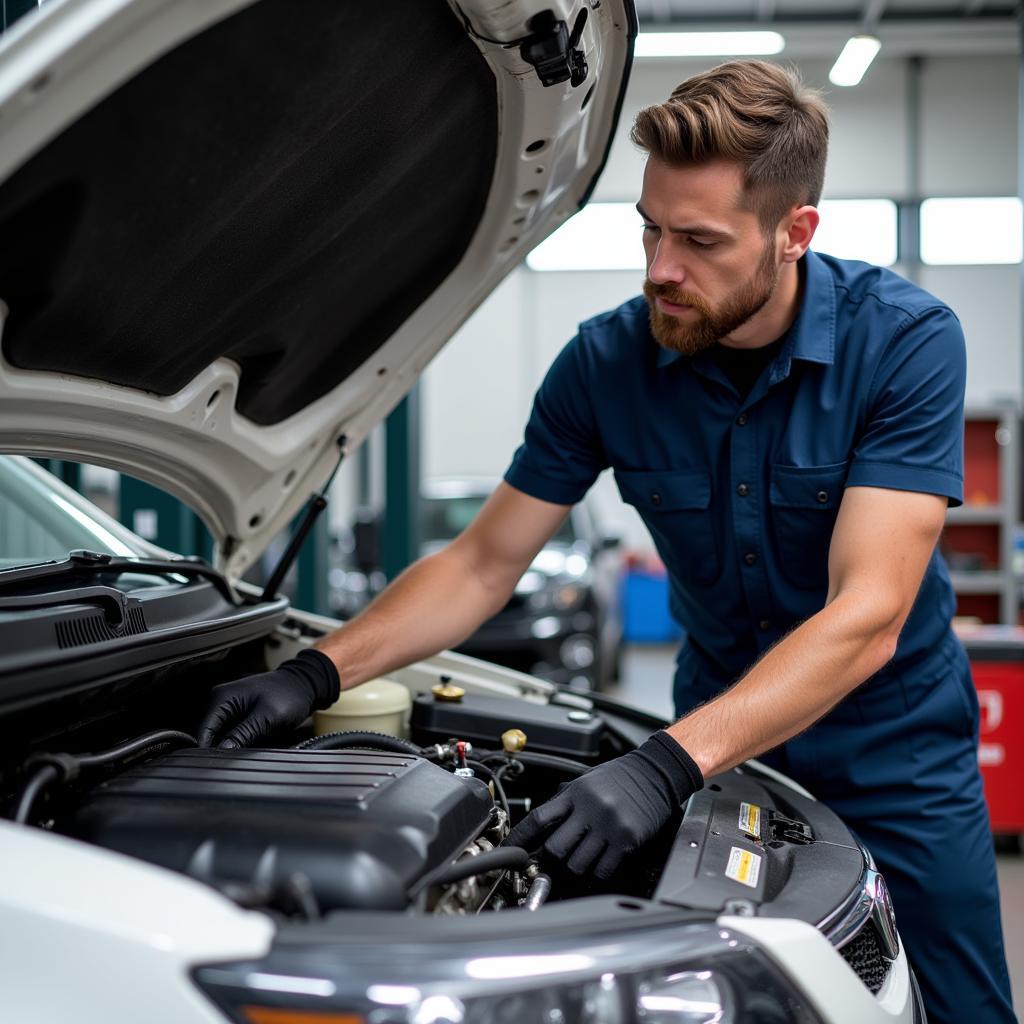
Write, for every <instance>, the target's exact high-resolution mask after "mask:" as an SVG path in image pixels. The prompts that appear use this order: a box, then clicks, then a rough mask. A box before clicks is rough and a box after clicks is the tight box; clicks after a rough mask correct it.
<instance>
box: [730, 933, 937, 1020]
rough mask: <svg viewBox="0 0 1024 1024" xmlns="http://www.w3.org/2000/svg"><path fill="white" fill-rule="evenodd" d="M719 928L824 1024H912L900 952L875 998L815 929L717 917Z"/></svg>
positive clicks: (908, 985) (906, 972)
mask: <svg viewBox="0 0 1024 1024" xmlns="http://www.w3.org/2000/svg"><path fill="white" fill-rule="evenodd" d="M718 923H719V924H721V925H722V927H723V928H729V929H732V930H733V931H737V932H739V933H740V934H741V935H746V936H749V937H750V938H752V939H754V940H755V941H756V942H757V943H758V944H759V945H760V946H761V948H762V949H764V951H765V952H766V953H767V954H768V956H769V957H771V959H772V960H774V961H775V962H776V963H777V964H779V966H780V967H782V968H783V969H784V970H785V971H786V973H787V975H788V976H789V977H790V978H791V979H792V980H793V982H794V983H795V984H796V985H797V986H798V987H799V988H800V989H801V990H802V991H803V993H804V994H805V995H806V996H807V997H808V999H810V1001H811V1002H812V1003H813V1004H814V1007H815V1009H817V1010H818V1012H819V1013H820V1014H821V1015H822V1018H823V1019H824V1020H826V1021H828V1022H829V1024H894V1022H896V1021H899V1022H901V1024H903V1022H906V1024H910V1022H913V1021H915V1020H917V1017H916V1016H915V1011H914V993H913V988H912V985H911V981H910V968H909V965H908V962H907V955H906V953H905V952H904V951H903V950H902V949H901V950H900V952H899V956H898V957H897V959H896V960H895V961H894V962H893V966H892V968H891V970H890V971H889V975H888V977H887V978H886V981H885V983H884V984H883V986H882V989H881V991H880V992H879V993H878V995H877V996H872V995H871V993H870V992H869V991H868V990H867V989H866V988H865V987H864V985H863V984H861V981H860V979H859V978H858V977H857V975H856V974H854V973H853V971H852V970H851V969H850V968H849V967H847V966H846V963H845V961H843V960H841V959H840V958H839V957H837V956H836V953H835V949H834V948H833V947H832V945H831V944H830V943H829V941H828V939H826V938H825V936H824V935H822V934H821V932H820V931H818V929H817V928H815V927H813V926H812V925H810V924H807V923H806V922H804V921H796V920H794V919H792V918H786V919H779V918H776V919H771V918H758V917H736V916H733V915H723V916H722V917H720V918H719V919H718Z"/></svg>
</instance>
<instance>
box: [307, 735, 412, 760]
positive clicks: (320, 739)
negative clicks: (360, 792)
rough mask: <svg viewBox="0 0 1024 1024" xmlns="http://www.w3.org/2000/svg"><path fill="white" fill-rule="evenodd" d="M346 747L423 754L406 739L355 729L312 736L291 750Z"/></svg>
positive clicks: (339, 748) (340, 748)
mask: <svg viewBox="0 0 1024 1024" xmlns="http://www.w3.org/2000/svg"><path fill="white" fill-rule="evenodd" d="M346 747H363V748H366V747H369V748H370V749H371V750H390V751H392V752H393V753H395V754H415V755H416V756H417V757H422V756H423V751H422V750H421V749H420V748H419V747H417V746H416V744H415V743H410V742H409V741H408V740H403V739H399V738H398V737H397V736H387V735H385V734H384V733H382V732H361V731H359V730H357V729H351V730H347V731H345V732H329V733H326V734H325V735H323V736H312V737H310V738H309V739H308V740H303V741H302V742H301V743H297V744H296V745H295V746H294V747H292V750H344V749H345V748H346Z"/></svg>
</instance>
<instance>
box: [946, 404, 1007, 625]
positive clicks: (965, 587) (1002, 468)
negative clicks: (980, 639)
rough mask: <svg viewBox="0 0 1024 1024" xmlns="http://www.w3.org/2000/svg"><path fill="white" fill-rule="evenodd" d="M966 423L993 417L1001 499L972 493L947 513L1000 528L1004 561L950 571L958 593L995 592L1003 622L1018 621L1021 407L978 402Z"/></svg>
mask: <svg viewBox="0 0 1024 1024" xmlns="http://www.w3.org/2000/svg"><path fill="white" fill-rule="evenodd" d="M964 419H965V421H967V422H971V421H977V420H985V421H994V422H995V423H996V430H995V437H994V439H993V440H994V444H995V445H996V449H997V451H998V459H999V465H998V473H999V501H998V503H995V504H979V505H972V504H970V503H969V502H970V498H971V496H970V494H969V493H967V494H965V496H964V497H965V499H966V502H965V504H964V505H961V506H960V508H951V509H950V510H949V512H948V513H947V514H946V522H947V524H949V525H950V526H998V527H999V565H998V568H996V569H983V570H979V571H977V572H973V571H956V572H951V573H950V578H951V580H952V582H953V589H954V590H955V591H956V592H957V593H958V594H965V595H966V594H992V595H994V596H998V598H999V621H1000V622H1001V623H1005V624H1010V625H1016V623H1017V620H1018V615H1019V613H1020V604H1021V601H1020V589H1021V580H1020V579H1018V578H1017V576H1016V575H1015V574H1014V571H1013V545H1014V534H1015V532H1016V529H1017V524H1018V523H1019V521H1020V479H1019V477H1020V472H1021V462H1020V411H1019V409H1018V408H1017V406H1015V405H1009V404H1008V405H993V406H974V407H970V408H968V409H967V410H966V413H965V417H964Z"/></svg>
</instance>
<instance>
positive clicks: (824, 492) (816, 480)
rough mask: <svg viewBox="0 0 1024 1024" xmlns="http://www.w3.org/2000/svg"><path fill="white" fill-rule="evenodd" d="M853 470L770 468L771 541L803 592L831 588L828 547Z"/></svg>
mask: <svg viewBox="0 0 1024 1024" xmlns="http://www.w3.org/2000/svg"><path fill="white" fill-rule="evenodd" d="M849 466H850V464H849V462H837V463H833V464H830V465H827V466H772V468H771V486H770V489H769V495H768V497H769V502H770V504H771V511H770V516H771V530H772V537H773V539H774V541H775V547H776V550H777V551H778V553H779V558H780V560H781V568H782V572H783V575H785V577H786V578H787V579H788V580H789V581H790V582H791V583H793V584H794V585H795V586H797V587H800V588H801V589H802V590H827V589H828V548H829V544H830V543H831V540H832V529H833V527H834V526H835V522H836V516H837V515H838V514H839V503H840V501H841V500H842V497H843V488H844V487H845V485H846V474H847V472H848V470H849Z"/></svg>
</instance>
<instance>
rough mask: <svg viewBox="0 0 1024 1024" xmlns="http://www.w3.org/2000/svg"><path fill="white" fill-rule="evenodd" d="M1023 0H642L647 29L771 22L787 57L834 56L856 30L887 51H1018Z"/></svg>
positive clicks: (750, 26) (737, 26)
mask: <svg viewBox="0 0 1024 1024" xmlns="http://www.w3.org/2000/svg"><path fill="white" fill-rule="evenodd" d="M1017 7H1018V5H1017V2H1016V0H636V9H637V14H638V16H639V19H640V28H641V30H644V29H647V30H667V29H679V30H690V31H699V30H710V29H737V30H739V29H754V28H762V29H763V28H771V29H773V30H775V31H777V32H781V33H782V34H783V36H784V37H785V39H786V49H785V51H784V53H783V54H782V56H783V57H786V56H789V57H828V56H830V55H831V56H834V55H835V54H836V53H837V52H838V48H839V47H841V46H842V43H843V41H844V40H845V39H846V38H847V37H848V36H850V35H852V34H854V33H856V32H871V33H873V34H874V35H877V36H878V37H879V38H880V39H881V40H882V47H883V53H884V54H886V55H887V56H909V55H919V56H940V55H943V56H949V55H955V54H964V55H969V54H986V53H993V54H995V53H1003V54H1005V53H1017V52H1019V50H1020V40H1021V31H1022V30H1021V26H1020V24H1019V23H1018V21H1017V18H1016V11H1017Z"/></svg>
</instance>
